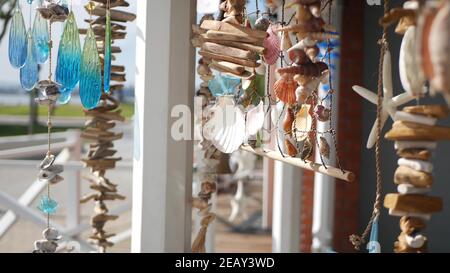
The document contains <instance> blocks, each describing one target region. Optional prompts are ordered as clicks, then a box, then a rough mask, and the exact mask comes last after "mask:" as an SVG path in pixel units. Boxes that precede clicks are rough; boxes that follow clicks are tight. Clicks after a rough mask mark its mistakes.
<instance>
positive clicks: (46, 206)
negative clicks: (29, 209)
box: [38, 196, 58, 215]
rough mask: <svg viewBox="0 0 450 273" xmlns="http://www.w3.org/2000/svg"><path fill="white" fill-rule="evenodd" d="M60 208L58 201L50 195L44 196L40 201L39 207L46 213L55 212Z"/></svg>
mask: <svg viewBox="0 0 450 273" xmlns="http://www.w3.org/2000/svg"><path fill="white" fill-rule="evenodd" d="M57 208H58V202H56V201H55V200H53V199H51V198H50V197H48V196H43V197H42V198H41V200H40V201H39V205H38V209H39V210H40V211H42V212H43V213H45V214H49V215H51V214H55V213H56V209H57Z"/></svg>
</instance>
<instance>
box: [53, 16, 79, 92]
mask: <svg viewBox="0 0 450 273" xmlns="http://www.w3.org/2000/svg"><path fill="white" fill-rule="evenodd" d="M80 63H81V45H80V34H79V32H78V27H77V22H76V20H75V15H74V14H73V12H72V11H71V12H70V14H69V17H68V18H67V21H66V24H65V26H64V32H63V34H62V38H61V42H60V44H59V51H58V61H57V65H56V81H57V82H58V83H60V84H61V85H62V86H63V88H64V89H66V90H68V91H70V90H72V89H74V88H75V86H77V84H78V81H79V80H80Z"/></svg>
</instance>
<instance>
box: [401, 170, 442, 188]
mask: <svg viewBox="0 0 450 273" xmlns="http://www.w3.org/2000/svg"><path fill="white" fill-rule="evenodd" d="M394 182H395V183H396V184H403V183H406V184H411V185H413V186H415V187H419V188H421V187H431V185H432V184H433V176H432V175H431V174H429V173H425V172H419V171H416V170H414V169H411V168H409V167H405V166H399V167H398V168H397V170H396V171H395V174H394Z"/></svg>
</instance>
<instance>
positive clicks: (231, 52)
mask: <svg viewBox="0 0 450 273" xmlns="http://www.w3.org/2000/svg"><path fill="white" fill-rule="evenodd" d="M202 50H204V51H209V52H212V53H215V54H220V55H225V56H230V57H233V58H239V59H248V60H255V61H256V60H257V55H256V53H254V52H251V51H249V50H243V49H239V48H234V47H228V46H224V45H220V44H216V43H210V42H206V43H203V45H202Z"/></svg>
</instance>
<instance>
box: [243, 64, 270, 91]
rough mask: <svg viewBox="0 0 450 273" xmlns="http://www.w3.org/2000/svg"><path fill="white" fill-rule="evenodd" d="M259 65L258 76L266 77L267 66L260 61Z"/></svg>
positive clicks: (256, 69)
mask: <svg viewBox="0 0 450 273" xmlns="http://www.w3.org/2000/svg"><path fill="white" fill-rule="evenodd" d="M257 63H258V64H259V66H257V67H256V68H255V72H256V74H258V75H266V65H265V64H264V63H263V62H262V61H261V60H259V61H258V62H257ZM244 89H245V88H244Z"/></svg>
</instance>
